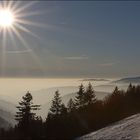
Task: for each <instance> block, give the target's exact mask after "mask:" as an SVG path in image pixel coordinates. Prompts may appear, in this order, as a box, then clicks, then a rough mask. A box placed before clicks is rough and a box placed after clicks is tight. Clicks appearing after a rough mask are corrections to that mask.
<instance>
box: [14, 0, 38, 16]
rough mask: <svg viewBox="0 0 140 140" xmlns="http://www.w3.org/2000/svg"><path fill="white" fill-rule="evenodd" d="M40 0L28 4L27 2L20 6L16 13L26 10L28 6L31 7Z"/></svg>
mask: <svg viewBox="0 0 140 140" xmlns="http://www.w3.org/2000/svg"><path fill="white" fill-rule="evenodd" d="M37 2H38V1H31V2H30V3H29V2H28V4H25V5H24V6H22V7H21V8H18V9H16V10H15V14H18V13H20V12H22V11H24V10H26V9H27V8H29V7H31V6H32V5H34V4H35V3H37Z"/></svg>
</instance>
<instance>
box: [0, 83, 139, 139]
mask: <svg viewBox="0 0 140 140" xmlns="http://www.w3.org/2000/svg"><path fill="white" fill-rule="evenodd" d="M32 99H33V98H32V95H31V94H30V93H29V92H28V93H26V95H25V96H23V97H22V101H20V102H19V106H17V109H18V111H17V113H16V115H15V119H16V120H17V125H16V126H15V127H14V128H10V129H9V130H4V129H1V130H0V138H3V139H6V140H7V139H28V140H30V139H42V140H48V139H52V140H53V139H61V140H63V139H66V140H67V139H68V140H69V139H74V138H76V137H79V136H81V135H84V134H86V133H89V132H92V131H95V130H97V129H100V128H102V127H105V126H107V125H109V124H111V123H113V122H115V121H118V120H121V119H123V118H125V117H128V116H130V115H132V114H136V113H139V112H140V86H139V85H138V86H134V85H131V84H130V85H129V86H128V89H127V90H126V91H123V90H119V89H118V87H116V88H115V89H114V91H113V92H112V94H109V95H108V96H107V97H105V98H104V99H103V100H99V99H97V98H96V96H95V94H94V90H93V87H92V85H91V84H90V83H89V85H88V86H87V87H84V86H83V85H82V84H81V85H80V86H79V91H78V92H77V93H76V96H75V98H74V99H70V100H69V102H68V104H67V105H64V103H63V102H62V98H61V96H60V94H59V91H56V92H55V95H54V98H53V100H52V106H51V108H50V111H49V113H48V116H46V120H45V121H42V118H41V117H39V116H37V115H36V113H35V111H36V110H38V109H40V105H34V104H33V102H32Z"/></svg>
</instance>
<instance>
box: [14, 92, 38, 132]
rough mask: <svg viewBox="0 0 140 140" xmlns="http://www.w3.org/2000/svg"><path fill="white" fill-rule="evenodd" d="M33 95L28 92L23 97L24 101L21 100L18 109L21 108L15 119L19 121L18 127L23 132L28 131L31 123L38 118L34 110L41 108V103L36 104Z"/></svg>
mask: <svg viewBox="0 0 140 140" xmlns="http://www.w3.org/2000/svg"><path fill="white" fill-rule="evenodd" d="M32 100H33V97H32V95H31V93H29V92H27V93H26V94H25V96H23V97H22V101H20V102H19V106H17V109H18V110H19V111H18V112H16V115H15V120H17V121H18V124H17V127H18V128H19V129H20V130H21V131H22V132H23V133H26V132H28V129H29V127H30V126H31V123H32V122H33V121H34V120H35V119H36V113H34V112H33V111H35V110H39V109H40V105H34V104H33V102H32Z"/></svg>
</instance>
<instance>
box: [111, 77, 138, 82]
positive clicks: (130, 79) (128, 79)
mask: <svg viewBox="0 0 140 140" xmlns="http://www.w3.org/2000/svg"><path fill="white" fill-rule="evenodd" d="M114 83H140V76H138V77H128V78H122V79H120V80H117V81H114Z"/></svg>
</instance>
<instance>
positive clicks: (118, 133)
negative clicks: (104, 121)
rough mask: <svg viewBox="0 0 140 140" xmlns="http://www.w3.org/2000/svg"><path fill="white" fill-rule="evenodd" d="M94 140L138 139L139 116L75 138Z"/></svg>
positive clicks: (139, 132)
mask: <svg viewBox="0 0 140 140" xmlns="http://www.w3.org/2000/svg"><path fill="white" fill-rule="evenodd" d="M95 139H96V140H97V139H98V140H99V139H112V140H121V139H127V140H132V139H140V114H136V115H133V116H130V117H128V118H125V119H123V120H121V121H119V122H116V123H113V124H112V125H110V126H107V127H105V128H102V129H100V130H98V131H95V132H92V133H90V134H87V135H84V136H82V137H80V138H77V139H76V140H95Z"/></svg>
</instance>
